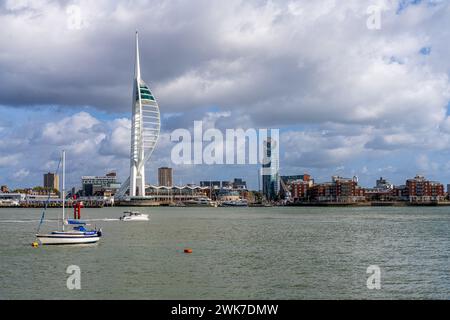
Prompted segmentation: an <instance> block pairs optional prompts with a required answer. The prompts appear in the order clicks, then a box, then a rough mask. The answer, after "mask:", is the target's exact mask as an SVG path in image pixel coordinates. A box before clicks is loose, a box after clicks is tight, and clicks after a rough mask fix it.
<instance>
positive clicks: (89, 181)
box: [81, 172, 120, 197]
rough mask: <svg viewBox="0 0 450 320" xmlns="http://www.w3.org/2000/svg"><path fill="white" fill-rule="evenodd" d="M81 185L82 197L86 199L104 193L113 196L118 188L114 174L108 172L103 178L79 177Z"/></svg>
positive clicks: (118, 184)
mask: <svg viewBox="0 0 450 320" xmlns="http://www.w3.org/2000/svg"><path fill="white" fill-rule="evenodd" d="M81 185H82V193H83V196H86V197H91V196H94V195H99V194H104V193H105V192H106V193H108V194H109V195H113V194H114V193H115V192H116V191H117V189H119V188H120V183H118V182H117V174H116V173H115V172H108V173H107V174H106V175H104V176H83V177H81Z"/></svg>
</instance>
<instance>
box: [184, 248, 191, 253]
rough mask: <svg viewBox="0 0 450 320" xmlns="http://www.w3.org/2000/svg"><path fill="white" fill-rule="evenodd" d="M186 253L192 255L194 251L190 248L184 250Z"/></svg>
mask: <svg viewBox="0 0 450 320" xmlns="http://www.w3.org/2000/svg"><path fill="white" fill-rule="evenodd" d="M184 253H192V249H189V248H187V249H184Z"/></svg>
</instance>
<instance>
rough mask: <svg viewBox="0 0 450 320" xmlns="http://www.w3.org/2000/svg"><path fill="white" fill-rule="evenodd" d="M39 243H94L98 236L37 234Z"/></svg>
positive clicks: (98, 238)
mask: <svg viewBox="0 0 450 320" xmlns="http://www.w3.org/2000/svg"><path fill="white" fill-rule="evenodd" d="M36 237H37V238H38V240H39V242H40V243H41V244H42V245H51V244H82V243H96V242H98V241H99V240H100V237H99V236H98V235H84V234H63V233H61V234H37V235H36Z"/></svg>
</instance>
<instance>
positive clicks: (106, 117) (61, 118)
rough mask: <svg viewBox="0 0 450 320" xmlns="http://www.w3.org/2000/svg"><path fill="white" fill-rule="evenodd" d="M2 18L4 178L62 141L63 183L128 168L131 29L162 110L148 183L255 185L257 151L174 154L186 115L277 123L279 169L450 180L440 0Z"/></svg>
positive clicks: (34, 180)
mask: <svg viewBox="0 0 450 320" xmlns="http://www.w3.org/2000/svg"><path fill="white" fill-rule="evenodd" d="M374 8H375V9H376V10H380V18H381V20H380V25H379V26H380V28H379V29H374V28H373V26H374V24H373V23H372V24H371V23H370V22H374V21H375V20H373V19H374V17H375V18H376V17H377V15H376V13H375V14H374V12H376V10H375V9H374ZM374 10H375V11H374ZM368 22H369V27H368ZM0 26H1V31H0V137H1V138H0V184H7V185H9V186H10V187H19V186H26V187H30V186H35V185H41V184H42V174H43V173H44V172H45V171H53V170H55V168H56V165H57V161H58V156H59V152H60V151H61V149H63V148H65V149H66V150H67V153H68V155H67V156H68V161H67V170H68V177H69V184H70V185H74V186H75V185H80V176H81V175H102V174H104V173H105V171H106V170H111V169H115V170H117V171H118V174H119V176H120V177H121V179H125V178H126V177H127V176H128V174H129V172H128V171H129V169H128V167H129V160H128V154H129V145H130V141H129V140H130V132H129V128H130V120H129V119H130V113H131V91H132V78H133V59H134V57H133V56H134V48H133V41H134V31H135V30H139V33H140V40H141V68H142V77H143V78H144V80H145V81H146V82H147V83H148V84H149V85H150V87H151V88H152V91H153V92H154V94H155V96H156V97H157V99H158V102H159V105H160V109H161V113H162V117H163V118H162V137H161V140H160V141H159V144H158V147H157V150H156V151H155V153H154V155H153V157H152V160H151V163H150V164H149V165H148V166H147V177H148V180H149V181H148V182H150V183H154V182H155V181H156V168H157V167H159V166H173V167H174V171H175V177H174V178H175V182H176V183H192V182H198V181H199V180H203V179H223V180H227V179H232V178H234V177H243V178H245V179H246V180H247V181H248V182H249V184H250V186H251V187H253V188H256V187H257V181H258V180H257V170H258V168H257V166H237V165H230V166H225V167H224V166H204V165H203V166H175V165H173V164H172V163H171V159H170V152H171V149H172V147H173V146H174V143H172V142H170V139H169V137H170V133H171V132H172V131H173V130H174V129H177V128H187V129H190V128H192V126H193V121H195V120H203V121H204V122H205V123H206V124H207V125H208V126H209V127H213V126H214V127H216V128H220V129H226V128H279V129H280V132H281V143H280V147H281V155H280V158H281V159H280V160H281V161H280V162H281V173H282V174H301V173H303V172H308V173H310V174H312V175H313V176H314V178H315V179H316V181H327V180H329V179H330V176H331V175H334V174H339V175H342V176H353V175H357V176H359V178H360V181H361V184H362V185H364V186H372V185H373V184H374V180H375V179H376V178H377V177H379V176H383V177H387V178H389V179H390V180H391V181H392V182H394V183H396V184H401V183H403V182H404V180H405V178H407V177H411V176H414V175H415V174H418V173H420V174H424V175H426V176H427V177H429V178H431V179H435V180H440V181H441V182H443V183H445V184H446V183H450V152H449V150H450V118H449V114H450V112H449V108H450V84H449V74H450V1H446V0H422V1H418V0H414V1H413V0H367V1H366V0H345V1H344V0H341V1H339V0H321V1H310V0H304V1H302V0H297V1H263V0H255V1H240V0H228V1H211V0H204V1H203V0H198V1H197V0H195V1H194V0H191V1H176V0H170V1H163V0H155V1H144V0H136V1H132V0H128V1H125V0H123V1H120V0H118V1H111V0H107V1H106V0H98V1H87V0H86V1H82V0H80V1H69V0H66V1H62V0H61V1H52V0H7V1H0Z"/></svg>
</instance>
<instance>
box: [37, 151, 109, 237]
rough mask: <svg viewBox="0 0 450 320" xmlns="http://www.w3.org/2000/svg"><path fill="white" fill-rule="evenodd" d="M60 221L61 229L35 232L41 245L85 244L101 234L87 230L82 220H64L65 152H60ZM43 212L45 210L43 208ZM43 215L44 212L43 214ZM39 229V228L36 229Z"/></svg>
mask: <svg viewBox="0 0 450 320" xmlns="http://www.w3.org/2000/svg"><path fill="white" fill-rule="evenodd" d="M61 158H62V193H61V198H62V223H61V226H62V228H61V230H57V231H53V232H50V233H39V232H38V233H37V234H36V238H37V239H38V240H39V242H40V243H41V244H43V245H51V244H53V245H62V244H85V243H96V242H98V241H99V240H100V238H101V236H102V230H101V229H99V230H97V229H95V230H88V229H86V228H85V225H86V223H85V222H84V221H78V222H76V223H74V222H72V221H66V220H65V209H66V208H65V201H66V192H65V174H66V172H65V171H66V152H65V151H64V150H63V152H62V156H61ZM44 212H45V210H44ZM43 216H44V214H43ZM43 216H42V218H41V223H42V221H43ZM66 223H68V224H70V225H75V226H74V227H73V228H72V229H70V230H65V226H64V225H65V224H66ZM39 226H40V225H39ZM38 230H39V229H38Z"/></svg>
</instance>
